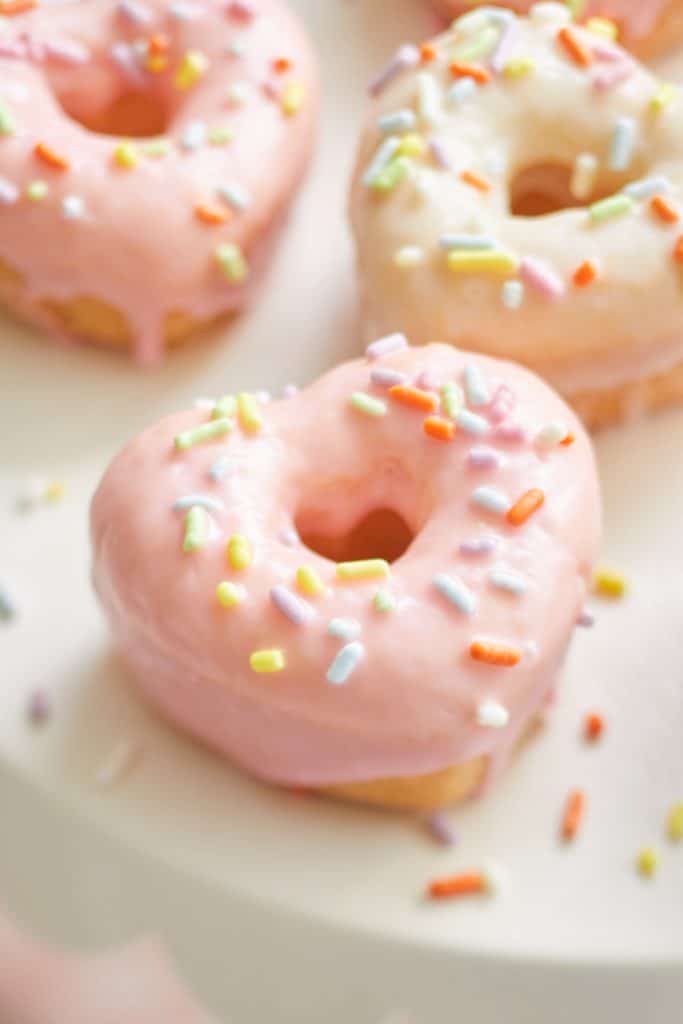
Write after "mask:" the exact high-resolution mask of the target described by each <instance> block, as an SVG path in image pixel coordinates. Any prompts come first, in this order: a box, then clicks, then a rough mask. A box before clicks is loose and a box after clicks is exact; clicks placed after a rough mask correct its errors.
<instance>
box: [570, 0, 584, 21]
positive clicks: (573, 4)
mask: <svg viewBox="0 0 683 1024" xmlns="http://www.w3.org/2000/svg"><path fill="white" fill-rule="evenodd" d="M566 4H567V7H568V8H569V13H570V14H571V16H572V18H573V20H574V21H578V20H579V18H582V17H583V16H584V14H585V13H586V0H566Z"/></svg>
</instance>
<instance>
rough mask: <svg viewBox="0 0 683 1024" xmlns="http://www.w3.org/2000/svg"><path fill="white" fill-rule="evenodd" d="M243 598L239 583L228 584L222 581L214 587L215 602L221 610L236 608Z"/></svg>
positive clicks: (243, 593) (242, 588) (242, 589)
mask: <svg viewBox="0 0 683 1024" xmlns="http://www.w3.org/2000/svg"><path fill="white" fill-rule="evenodd" d="M244 598H245V590H244V587H242V586H240V584H239V583H230V582H229V581H228V580H223V581H222V582H221V583H219V584H218V586H217V587H216V600H217V601H218V603H219V605H220V606H221V608H228V609H229V608H236V607H237V605H238V604H241V603H242V601H244Z"/></svg>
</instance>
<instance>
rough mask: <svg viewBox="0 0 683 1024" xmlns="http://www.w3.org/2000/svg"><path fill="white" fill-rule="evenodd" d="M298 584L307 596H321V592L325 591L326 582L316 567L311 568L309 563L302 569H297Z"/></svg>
mask: <svg viewBox="0 0 683 1024" xmlns="http://www.w3.org/2000/svg"><path fill="white" fill-rule="evenodd" d="M296 585H297V588H298V589H299V590H300V591H301V593H302V594H306V596H307V597H319V596H320V594H324V593H325V584H324V583H323V581H322V580H321V579H320V577H319V576H318V574H317V572H316V571H315V569H310V568H309V567H308V566H307V565H302V566H301V568H300V569H297V571H296Z"/></svg>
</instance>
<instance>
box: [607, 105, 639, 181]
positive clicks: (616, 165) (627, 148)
mask: <svg viewBox="0 0 683 1024" xmlns="http://www.w3.org/2000/svg"><path fill="white" fill-rule="evenodd" d="M636 131H637V128H636V122H635V121H634V120H633V118H632V117H618V118H617V120H616V123H615V125H614V134H613V135H612V146H611V149H610V155H609V169H610V171H625V170H627V169H628V168H629V167H630V165H631V161H632V160H633V150H634V147H635V144H636Z"/></svg>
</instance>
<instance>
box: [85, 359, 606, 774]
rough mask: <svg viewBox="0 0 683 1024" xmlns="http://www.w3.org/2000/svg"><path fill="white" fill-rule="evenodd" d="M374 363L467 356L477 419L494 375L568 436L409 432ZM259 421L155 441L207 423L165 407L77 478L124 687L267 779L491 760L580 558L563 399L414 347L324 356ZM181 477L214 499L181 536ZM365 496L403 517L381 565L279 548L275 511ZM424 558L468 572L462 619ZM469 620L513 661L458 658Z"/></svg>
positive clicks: (492, 402)
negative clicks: (512, 651)
mask: <svg viewBox="0 0 683 1024" xmlns="http://www.w3.org/2000/svg"><path fill="white" fill-rule="evenodd" d="M378 366H382V367H384V368H386V369H391V370H394V371H396V372H397V373H399V374H403V375H405V379H407V380H409V381H413V380H415V379H416V377H418V376H419V375H420V374H421V373H423V372H424V371H428V373H429V376H430V378H431V379H433V380H436V381H439V382H440V383H441V384H444V383H446V382H448V381H455V382H457V381H462V379H463V374H464V369H465V367H466V366H474V367H476V368H477V369H478V370H479V371H480V374H481V375H483V380H484V383H485V388H486V390H487V391H488V393H489V396H490V398H489V404H488V405H481V404H479V405H477V406H476V409H470V410H468V411H469V412H470V414H472V413H475V415H476V416H477V417H478V418H479V421H483V423H484V426H486V423H487V422H488V419H489V409H495V408H496V407H497V405H496V396H499V395H500V393H501V392H500V389H501V388H503V387H505V388H506V389H509V390H510V392H512V393H513V394H514V398H515V401H516V404H515V421H516V422H518V421H523V422H524V424H525V426H526V428H527V434H528V436H529V437H531V438H534V437H535V435H536V434H537V432H538V430H539V429H540V428H541V427H543V426H544V425H546V424H548V423H550V422H556V421H558V420H559V421H562V422H563V423H565V424H566V427H567V429H568V430H570V431H571V432H572V433H573V434H574V435H575V437H576V440H575V442H574V443H573V444H572V445H570V446H568V447H565V446H558V447H556V448H553V449H552V450H541V448H540V447H539V446H538V445H535V444H534V443H532V442H530V441H528V440H527V441H525V442H522V443H520V442H519V440H515V441H513V442H512V443H510V442H506V441H503V440H500V439H499V437H498V436H497V434H496V431H495V429H494V428H493V426H491V430H490V432H489V431H486V436H476V437H475V436H473V435H471V434H469V433H467V432H466V429H465V427H464V426H463V427H459V428H458V430H457V432H456V435H455V439H454V440H453V441H452V442H450V443H444V442H442V441H437V440H435V439H433V438H431V437H428V436H426V435H425V433H424V432H423V419H424V415H425V414H424V413H421V412H419V411H416V410H415V409H412V408H408V407H406V406H405V405H402V404H399V403H398V402H396V401H395V400H393V399H392V398H391V396H390V395H389V393H388V392H387V390H386V387H384V386H381V385H373V384H372V383H371V373H372V371H373V370H375V371H376V369H377V368H378ZM357 391H362V392H366V393H367V394H369V395H371V396H372V397H374V398H376V399H379V400H381V401H385V402H386V406H387V411H386V415H384V416H380V417H374V416H368V415H365V414H364V413H363V412H362V411H360V410H359V409H357V408H355V407H353V406H352V405H351V404H350V402H349V396H350V395H351V394H352V393H354V392H357ZM503 393H505V392H503ZM482 397H484V398H485V397H486V396H481V395H480V400H481V398H482ZM263 418H264V426H263V429H262V431H261V432H260V433H259V434H256V435H248V434H246V433H244V432H243V431H241V430H240V429H239V428H238V427H236V428H235V430H234V431H233V432H232V434H230V435H229V436H228V438H227V440H226V439H222V440H217V441H212V442H208V443H204V444H198V445H196V446H195V447H192V448H190V449H188V450H186V451H176V450H174V444H173V438H174V435H176V434H177V433H178V432H180V431H184V430H187V429H188V428H193V427H196V426H198V425H200V424H202V423H203V422H206V420H207V412H206V411H198V410H193V411H188V412H184V413H181V414H179V415H176V416H173V417H170V418H168V419H166V420H164V421H162V422H161V423H159V424H157V425H156V426H154V427H152V428H150V429H149V430H147V431H146V432H145V433H143V434H142V435H141V436H140V437H138V438H137V439H135V440H134V441H133V442H131V443H130V444H129V445H128V446H127V447H126V448H125V449H124V450H123V452H122V453H121V454H120V455H119V456H118V457H117V458H116V459H115V460H114V462H113V464H112V465H111V467H110V468H109V470H108V471H107V473H106V475H105V477H104V479H103V481H102V483H101V485H100V487H99V489H98V491H97V494H96V495H95V498H94V500H93V505H92V539H93V546H94V581H95V586H96V589H97V591H98V594H99V597H100V599H101V602H102V604H103V606H104V609H105V612H106V614H107V617H108V619H109V621H110V624H111V627H112V629H113V633H114V637H115V640H116V643H117V644H118V646H119V648H120V649H121V652H122V654H123V657H124V659H125V660H126V662H127V663H128V665H129V666H130V668H131V669H132V672H133V674H134V675H135V677H136V679H137V681H138V684H139V686H140V688H141V690H142V691H143V693H144V694H145V695H146V696H147V697H148V698H149V699H150V700H151V701H152V702H154V703H155V704H157V705H158V706H159V707H160V708H161V709H162V710H163V711H164V712H165V713H166V714H167V715H168V716H169V717H170V718H171V719H173V720H174V721H176V722H177V723H179V724H180V725H181V726H183V727H184V728H186V729H188V730H189V731H190V732H192V733H194V734H195V735H197V736H199V737H201V738H202V739H204V740H206V741H207V742H209V743H210V744H212V745H213V746H214V747H215V748H217V749H218V750H220V751H222V752H223V753H225V754H227V755H229V756H230V757H231V758H233V759H234V760H235V761H237V762H238V763H239V764H240V765H242V766H243V767H244V768H246V769H248V770H249V771H250V772H252V773H254V774H255V775H257V776H260V777H262V778H264V779H268V780H273V781H275V782H278V783H285V784H301V785H321V784H325V783H334V782H342V781H352V780H366V779H370V778H374V777H383V776H399V775H408V774H410V775H412V774H419V773H423V772H429V771H433V770H438V769H441V768H444V767H445V766H448V765H452V764H458V763H461V762H465V761H467V760H469V759H470V758H474V757H477V756H479V755H485V756H486V757H488V758H490V759H491V761H492V763H493V764H492V766H493V767H494V768H495V769H497V768H499V767H500V766H502V765H503V764H504V763H505V760H506V757H507V755H508V753H509V752H510V750H511V749H512V747H513V746H514V744H515V741H516V739H517V738H518V736H519V735H520V733H521V732H522V731H523V730H524V728H525V726H526V725H527V723H528V722H529V720H530V718H532V717H533V715H534V714H535V713H536V712H537V711H538V709H539V708H540V707H541V706H542V705H543V703H544V701H546V699H547V697H548V694H549V693H550V692H551V691H552V689H553V687H554V686H555V684H556V681H557V673H558V669H559V668H560V665H561V663H562V659H563V657H564V653H565V650H566V647H567V643H568V640H569V638H570V635H571V633H572V631H573V627H574V624H575V622H576V619H577V617H578V615H579V613H580V610H581V608H582V606H583V603H584V598H585V594H586V583H587V580H588V578H589V575H590V571H591V565H592V563H593V560H594V557H595V555H596V549H597V545H598V538H599V522H600V512H599V495H598V484H597V480H596V474H595V467H594V462H593V456H592V450H591V446H590V443H589V441H588V439H587V437H586V435H585V433H584V431H583V429H582V428H581V426H580V425H579V423H578V422H577V420H576V419H575V417H574V416H573V414H572V413H571V412H570V411H569V410H568V409H567V408H566V406H565V405H564V404H563V402H562V401H561V400H560V399H559V398H558V397H557V395H556V394H555V393H554V392H552V391H551V390H550V389H549V388H548V387H547V386H546V385H544V384H543V383H542V382H541V381H540V380H539V379H538V378H536V377H534V376H533V375H531V374H530V373H528V372H527V371H525V370H523V369H521V368H519V367H515V366H512V365H509V364H506V363H502V362H497V361H495V360H492V359H488V358H483V357H478V356H472V355H469V354H466V353H462V352H459V351H457V350H454V349H452V348H450V347H448V346H443V345H433V346H429V347H428V348H426V349H419V350H418V349H405V350H402V351H401V350H399V351H394V352H391V353H390V354H388V355H386V356H383V357H381V358H380V359H379V360H375V361H369V360H357V361H355V362H351V363H348V364H345V365H342V366H340V367H338V368H337V369H335V370H333V371H332V372H331V373H329V374H327V375H326V376H324V377H323V378H321V379H320V380H319V381H318V382H317V383H315V384H314V385H312V386H311V387H310V388H308V389H307V390H306V391H303V392H301V393H300V394H298V395H297V396H296V397H294V398H291V399H289V400H286V401H277V402H273V403H272V404H270V405H268V406H267V407H264V409H263ZM479 425H481V422H480V424H479ZM482 445H486V446H487V447H488V448H491V449H494V450H495V451H496V452H497V453H498V458H497V459H495V460H493V464H491V465H488V466H486V465H485V466H473V465H472V463H471V460H470V457H469V455H470V451H471V449H472V448H473V447H481V446H482ZM221 455H224V456H225V457H227V458H228V459H229V463H230V471H229V472H227V473H226V474H224V475H223V476H222V479H221V480H220V482H215V481H214V480H212V478H211V476H210V475H209V470H210V468H211V466H212V465H214V463H215V461H216V459H217V458H218V457H219V456H221ZM481 486H489V487H494V488H496V489H497V490H499V491H501V492H502V493H503V494H504V495H507V496H508V498H509V500H510V501H511V502H514V501H515V500H516V499H517V498H518V497H519V496H520V495H522V494H523V493H525V492H526V491H527V490H528V489H530V488H532V487H537V488H541V489H542V490H543V491H544V492H545V495H546V500H545V504H544V505H543V507H542V508H541V509H540V511H538V512H537V513H536V514H535V515H534V516H533V517H532V518H531V519H530V520H529V521H528V522H527V523H526V524H525V525H524V526H520V527H512V526H510V525H508V524H507V522H506V520H505V517H504V515H501V514H496V513H492V512H489V511H486V510H484V509H483V508H481V507H479V506H478V505H476V504H475V503H474V501H473V492H474V490H475V488H478V487H481ZM197 494H200V495H203V496H208V497H209V498H213V499H218V500H219V502H220V505H219V506H218V508H217V509H212V510H211V511H210V513H209V514H210V518H211V521H212V530H211V533H210V535H209V537H208V540H207V542H206V544H205V546H204V547H203V548H201V549H200V550H198V551H194V552H192V553H187V552H184V551H183V536H184V525H183V513H181V512H179V511H174V510H173V508H172V506H173V504H174V502H176V501H177V500H178V499H179V498H182V497H184V496H187V495H197ZM386 508H390V509H392V510H393V511H394V512H396V513H398V514H399V515H400V516H401V517H402V518H403V520H404V521H405V523H406V524H407V525H408V526H409V528H410V530H411V532H412V533H413V534H414V539H413V541H412V543H411V544H410V546H409V547H408V549H407V551H405V553H404V554H403V555H402V556H401V557H400V558H399V559H398V560H396V561H395V562H394V563H393V565H392V566H391V573H390V578H389V579H386V580H371V581H352V582H351V581H346V582H339V581H338V580H337V579H336V567H335V564H334V563H333V562H332V561H330V560H328V559H326V558H324V557H322V556H321V555H319V554H316V553H315V552H313V551H311V550H309V549H307V548H306V547H305V545H304V544H303V543H299V544H296V543H295V544H294V546H292V539H293V537H294V535H293V533H292V530H293V529H294V528H295V527H296V528H298V532H299V534H302V535H303V536H304V537H307V536H308V535H309V534H310V533H312V532H318V533H321V532H324V533H326V534H328V535H330V536H334V537H337V538H339V537H343V536H344V535H345V534H347V533H348V531H349V530H350V529H351V528H352V527H353V526H354V525H356V524H357V523H359V522H360V521H362V520H363V519H364V517H366V516H367V515H368V514H369V513H371V512H372V511H374V510H377V509H386ZM236 533H238V534H243V535H245V536H246V537H247V538H248V539H249V541H250V542H251V544H252V547H253V552H254V560H253V562H252V564H251V565H250V566H249V567H248V568H247V569H244V570H242V571H234V570H232V569H231V568H230V567H229V565H228V562H227V560H226V542H227V540H228V538H229V537H230V536H231V535H233V534H236ZM482 537H493V538H496V539H497V543H496V544H495V545H490V546H489V547H488V548H486V546H484V548H485V549H482V551H475V553H474V555H473V553H472V551H471V550H469V549H468V548H467V547H466V548H465V549H464V550H463V551H462V552H461V551H460V545H461V544H462V543H463V542H468V541H474V540H477V539H480V538H482ZM285 538H287V541H285ZM379 543H380V544H381V539H380V540H379ZM475 547H476V545H475ZM378 553H379V554H381V552H378V551H376V550H373V551H371V552H367V555H366V557H369V556H370V555H372V554H374V555H376V554H378ZM337 557H339V556H337ZM342 557H343V556H342ZM356 557H358V555H356ZM302 565H305V566H310V567H312V568H314V569H315V570H316V572H317V573H318V575H319V577H320V579H321V580H322V581H323V583H324V584H325V588H326V590H325V593H324V595H321V596H316V597H310V596H307V595H305V594H301V593H300V592H298V591H297V587H296V582H295V576H296V570H297V568H298V567H299V566H302ZM493 569H505V570H509V571H511V572H513V573H515V574H517V576H519V577H521V578H522V579H523V581H524V585H525V586H526V592H525V593H523V594H520V595H513V594H510V593H506V592H504V591H503V590H501V589H499V588H498V587H496V586H494V585H493V584H492V582H491V580H490V579H489V574H490V572H491V570H493ZM439 573H446V574H448V575H449V576H457V577H459V579H460V580H461V581H462V583H464V584H465V585H466V586H467V587H468V588H469V589H470V591H471V593H472V595H473V596H474V598H475V600H476V602H477V605H478V608H477V610H476V611H475V612H474V614H471V615H467V614H464V613H463V612H461V611H460V610H458V608H456V607H455V606H454V605H452V604H450V603H449V602H448V601H447V600H446V599H445V598H444V597H443V596H442V595H441V594H440V593H439V592H438V591H437V588H436V587H435V585H434V578H435V577H436V576H437V574H439ZM221 580H229V581H232V582H235V583H239V584H241V585H242V586H243V588H244V593H245V597H244V601H243V603H242V604H240V605H239V606H237V607H236V608H232V609H230V610H227V609H225V608H222V607H220V606H219V604H218V602H217V600H216V597H215V590H216V586H217V584H218V583H219V581H221ZM276 586H277V587H284V588H286V589H287V591H288V592H289V594H290V595H293V596H294V597H295V598H297V599H299V600H302V601H303V602H305V604H306V606H307V609H306V614H305V615H304V616H303V618H304V621H302V622H301V623H300V624H295V623H294V622H293V621H290V619H289V618H288V617H287V616H286V615H285V614H283V612H282V609H281V607H279V602H278V604H276V603H274V601H273V600H272V598H271V596H270V593H271V590H272V588H274V587H276ZM378 587H383V588H385V589H388V590H389V591H390V592H391V593H392V595H393V596H394V599H395V602H396V607H395V609H394V610H393V611H385V612H380V611H378V610H377V609H376V608H375V607H374V602H373V599H374V596H375V594H376V592H377V590H378ZM280 598H282V594H281V593H280ZM333 618H341V619H344V620H354V621H355V622H356V623H358V624H359V626H360V632H359V635H358V636H357V637H356V641H357V642H358V643H360V644H362V652H363V653H362V658H361V660H360V661H359V663H358V665H357V666H356V668H355V670H354V671H353V672H352V673H351V675H350V677H349V678H348V680H347V682H346V683H345V684H344V685H332V684H330V683H329V682H328V681H327V679H326V674H327V672H328V669H329V667H330V665H331V663H332V661H333V659H334V658H335V656H336V655H337V654H338V652H339V650H340V648H341V647H342V646H343V645H344V643H345V641H343V640H340V639H338V638H336V637H333V636H331V635H329V633H328V624H329V622H330V620H331V619H333ZM482 636H483V637H486V638H491V639H494V640H498V641H501V642H504V643H506V644H509V645H512V646H513V647H515V648H516V649H518V650H519V651H520V653H521V655H522V657H521V661H520V663H519V664H518V665H517V666H516V667H515V668H506V669H502V668H497V667H492V666H491V665H488V664H481V663H477V662H475V661H474V660H473V659H472V658H471V656H470V653H469V647H470V643H471V641H472V640H473V639H474V638H479V637H482ZM261 649H279V650H281V651H282V652H283V654H284V656H285V658H286V667H285V669H284V670H283V671H281V672H279V673H277V674H273V675H260V674H256V673H254V672H253V671H252V670H251V668H250V655H251V653H252V652H253V651H255V650H261ZM484 700H494V701H498V702H500V703H502V704H503V705H504V707H505V708H506V709H507V710H508V712H509V715H510V720H509V724H508V726H507V727H506V728H503V729H494V728H489V727H482V726H481V725H479V724H477V720H476V717H477V709H478V706H479V704H480V702H482V701H484Z"/></svg>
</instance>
